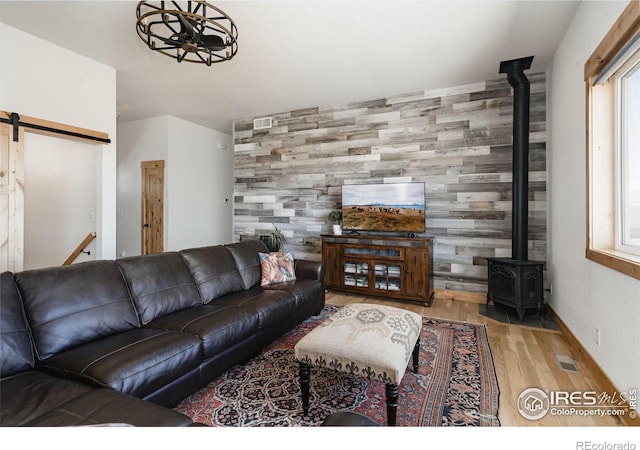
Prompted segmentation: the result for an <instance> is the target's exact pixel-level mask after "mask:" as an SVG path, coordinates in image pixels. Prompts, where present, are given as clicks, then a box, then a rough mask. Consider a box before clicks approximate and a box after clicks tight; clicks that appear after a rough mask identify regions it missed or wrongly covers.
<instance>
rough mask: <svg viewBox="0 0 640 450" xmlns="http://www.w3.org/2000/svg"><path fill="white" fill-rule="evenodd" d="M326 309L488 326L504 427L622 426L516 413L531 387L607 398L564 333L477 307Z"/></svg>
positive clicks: (354, 298)
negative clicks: (386, 311)
mask: <svg viewBox="0 0 640 450" xmlns="http://www.w3.org/2000/svg"><path fill="white" fill-rule="evenodd" d="M327 303H330V304H334V305H346V304H349V303H376V304H385V305H389V306H395V307H398V308H404V309H408V310H411V311H414V312H417V313H418V314H421V315H423V316H428V317H433V318H442V319H449V320H456V321H464V322H472V323H484V324H485V325H486V326H487V332H488V336H489V345H490V347H491V352H492V355H493V361H494V365H495V368H496V374H497V377H498V386H499V388H500V406H499V410H498V416H499V418H500V423H501V424H502V426H616V425H622V422H621V421H620V419H618V418H616V417H611V416H606V417H593V416H591V417H584V416H577V415H568V416H559V415H552V414H547V415H546V416H545V417H543V418H542V419H540V420H537V421H530V420H528V419H525V418H524V417H522V416H521V415H520V413H519V412H518V410H517V399H518V396H519V395H520V393H521V392H522V391H523V390H524V389H526V388H530V387H537V388H540V389H542V390H549V391H568V392H575V391H595V392H597V393H601V392H606V389H605V388H603V387H601V386H599V385H598V383H597V381H596V380H597V377H596V376H594V373H593V372H592V370H591V369H590V367H589V366H588V365H586V364H585V361H584V360H583V358H581V355H580V353H579V352H577V351H576V350H574V349H572V348H571V347H570V346H569V344H568V341H567V340H566V339H565V338H564V337H563V334H562V332H561V331H555V330H543V329H538V328H532V327H526V326H521V325H514V324H503V323H499V322H497V321H495V320H493V319H490V318H488V317H485V316H482V315H480V314H479V307H480V305H479V304H477V303H471V302H464V301H457V300H453V299H444V298H437V297H436V299H435V300H434V302H433V305H432V306H431V307H425V306H422V305H420V304H414V303H410V302H402V301H393V300H389V299H383V298H380V297H367V296H362V295H352V294H344V293H338V292H333V291H329V292H328V293H327ZM556 355H567V356H570V357H571V358H572V359H573V361H574V363H575V364H576V365H577V366H578V369H579V372H569V371H566V370H563V369H562V368H561V367H560V365H559V363H558V361H557V359H556Z"/></svg>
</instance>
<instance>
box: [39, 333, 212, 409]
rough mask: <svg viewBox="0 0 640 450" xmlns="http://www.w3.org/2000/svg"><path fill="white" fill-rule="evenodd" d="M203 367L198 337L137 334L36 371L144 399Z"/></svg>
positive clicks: (79, 350)
mask: <svg viewBox="0 0 640 450" xmlns="http://www.w3.org/2000/svg"><path fill="white" fill-rule="evenodd" d="M201 362H202V344H201V341H200V339H199V338H198V337H197V336H194V335H192V334H189V333H180V332H177V331H165V330H151V329H145V328H137V329H134V330H130V331H126V332H123V333H119V334H117V335H114V336H109V337H107V338H104V339H100V340H97V341H94V342H90V343H87V344H84V345H82V346H80V347H76V348H73V349H71V350H67V351H66V352H64V353H59V354H57V355H55V356H52V357H51V358H49V359H47V360H46V361H42V362H41V363H39V364H37V366H36V367H39V368H41V369H43V370H45V371H47V372H50V373H52V374H53V375H58V376H63V377H69V378H74V379H76V380H79V381H82V382H85V383H88V384H93V385H94V386H99V387H108V388H111V389H114V390H116V391H118V392H124V393H125V394H130V395H133V396H135V397H140V398H144V397H145V396H147V395H149V394H151V393H152V392H155V391H156V390H158V389H160V388H161V387H163V386H165V385H167V384H169V383H171V382H173V381H174V380H176V379H178V378H179V377H181V376H182V375H184V374H186V373H187V372H189V371H191V370H192V369H194V368H195V367H198V365H200V363H201Z"/></svg>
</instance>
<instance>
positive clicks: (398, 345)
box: [295, 303, 422, 385]
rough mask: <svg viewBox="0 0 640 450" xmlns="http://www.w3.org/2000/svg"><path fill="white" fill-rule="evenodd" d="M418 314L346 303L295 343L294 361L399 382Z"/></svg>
mask: <svg viewBox="0 0 640 450" xmlns="http://www.w3.org/2000/svg"><path fill="white" fill-rule="evenodd" d="M421 327H422V316H420V315H419V314H416V313H414V312H412V311H407V310H404V309H400V308H393V307H390V306H384V305H373V304H367V303H354V304H351V305H347V306H345V307H343V308H342V309H340V310H339V311H338V312H336V313H335V314H333V315H332V316H331V317H329V318H328V319H327V320H326V321H324V322H323V323H322V324H321V325H319V326H318V327H317V328H315V329H314V330H313V331H311V332H310V333H309V334H307V335H306V336H305V337H303V338H302V339H300V341H299V342H298V343H297V344H296V346H295V357H296V359H297V360H298V361H300V362H303V363H306V364H309V365H310V366H314V367H326V368H329V369H333V370H337V371H341V372H346V373H352V374H354V375H360V376H364V377H367V378H371V379H377V380H380V381H383V382H385V383H387V384H396V385H397V384H399V383H400V380H401V379H402V376H403V375H404V372H405V370H406V368H407V364H408V362H409V359H410V358H411V354H412V352H413V349H414V347H415V344H416V342H417V340H418V336H419V335H420V328H421Z"/></svg>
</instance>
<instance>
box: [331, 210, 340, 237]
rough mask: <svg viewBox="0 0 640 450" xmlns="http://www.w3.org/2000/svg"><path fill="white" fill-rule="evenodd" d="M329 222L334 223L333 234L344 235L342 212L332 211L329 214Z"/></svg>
mask: <svg viewBox="0 0 640 450" xmlns="http://www.w3.org/2000/svg"><path fill="white" fill-rule="evenodd" d="M329 221H330V222H333V234H338V235H340V234H342V223H341V222H342V211H340V210H335V211H331V212H330V213H329Z"/></svg>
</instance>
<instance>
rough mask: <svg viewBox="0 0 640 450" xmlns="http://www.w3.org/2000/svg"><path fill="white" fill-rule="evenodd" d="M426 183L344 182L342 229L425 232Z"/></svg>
mask: <svg viewBox="0 0 640 450" xmlns="http://www.w3.org/2000/svg"><path fill="white" fill-rule="evenodd" d="M424 197H425V196H424V183H384V184H345V185H343V186H342V228H343V229H344V230H349V231H381V232H397V233H401V232H402V233H422V232H424V231H425V199H424Z"/></svg>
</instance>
